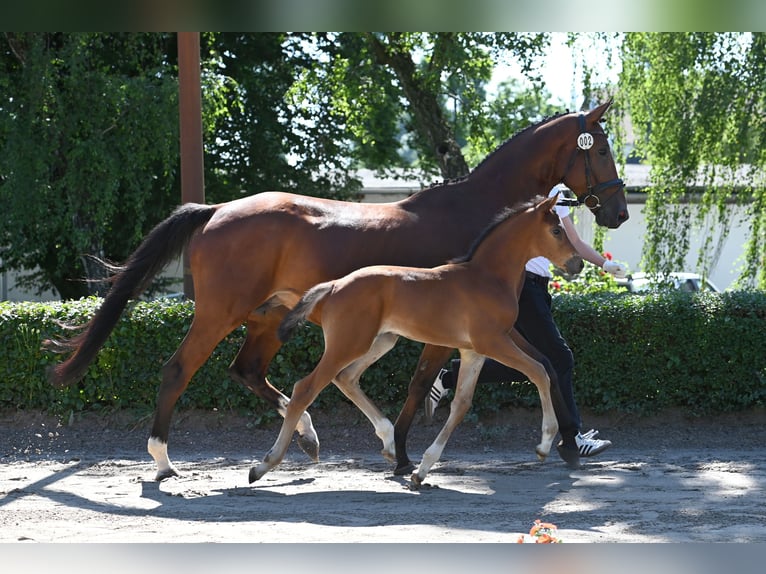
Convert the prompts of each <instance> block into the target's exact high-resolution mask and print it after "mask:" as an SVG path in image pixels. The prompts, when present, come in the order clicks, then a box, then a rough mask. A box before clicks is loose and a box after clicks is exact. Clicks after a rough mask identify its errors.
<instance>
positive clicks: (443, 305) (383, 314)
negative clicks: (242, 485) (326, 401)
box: [249, 195, 583, 486]
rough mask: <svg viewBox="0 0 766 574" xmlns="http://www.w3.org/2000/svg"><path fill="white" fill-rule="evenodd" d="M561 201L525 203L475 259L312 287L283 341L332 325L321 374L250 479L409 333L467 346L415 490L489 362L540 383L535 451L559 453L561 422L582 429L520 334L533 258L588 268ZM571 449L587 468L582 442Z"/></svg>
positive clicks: (284, 327)
mask: <svg viewBox="0 0 766 574" xmlns="http://www.w3.org/2000/svg"><path fill="white" fill-rule="evenodd" d="M557 201H558V195H556V196H554V197H552V198H549V199H542V200H541V198H538V199H537V203H531V205H530V204H526V203H525V204H523V205H521V206H520V207H519V208H518V210H517V211H514V210H513V209H509V210H508V212H507V213H505V214H503V217H502V218H501V219H499V220H498V222H495V223H494V224H492V225H491V226H490V227H489V228H488V230H487V231H486V232H485V233H483V234H482V235H481V236H480V237H479V239H478V240H477V242H476V244H475V245H474V247H473V248H472V249H471V251H470V252H469V254H468V255H467V256H466V257H465V258H462V259H458V260H456V261H455V262H450V263H447V264H445V265H440V266H437V267H433V268H430V269H423V268H418V267H398V266H391V265H375V266H371V267H364V268H362V269H357V270H356V271H354V272H352V273H350V274H349V275H346V276H345V277H342V278H340V279H335V280H333V281H327V282H325V283H320V284H319V285H316V286H315V287H312V288H311V289H310V290H309V291H308V292H307V293H306V294H305V295H304V296H303V297H302V298H301V300H300V301H299V302H298V304H297V305H296V306H295V307H294V308H293V309H292V311H290V312H289V313H288V314H287V316H286V317H285V319H284V320H283V322H282V324H281V325H280V328H279V335H280V338H281V339H282V341H286V340H287V338H288V337H289V335H290V333H292V331H293V330H294V329H295V327H296V326H297V325H299V324H301V323H302V322H304V321H305V320H306V319H307V318H309V317H310V318H311V321H313V322H314V323H317V324H319V325H321V326H322V333H323V335H324V341H325V348H324V353H323V354H322V357H321V358H320V360H319V363H318V364H317V365H316V367H315V368H314V370H313V371H311V373H309V375H308V376H306V377H305V378H303V379H301V380H300V381H298V382H297V383H296V384H295V387H294V389H293V393H292V396H291V398H290V403H289V404H288V405H287V414H286V415H285V419H284V421H283V422H282V428H281V430H280V431H279V436H278V437H277V439H276V442H275V443H274V446H272V447H271V450H269V452H268V453H267V454H266V456H265V458H264V459H263V462H261V463H260V464H259V465H258V466H257V467H253V468H252V469H251V470H250V476H249V478H250V482H253V481H255V480H258V479H259V478H261V477H262V476H263V475H264V474H266V473H267V472H268V471H269V470H271V469H272V468H274V467H275V466H276V465H277V464H279V463H280V462H281V461H282V459H283V457H284V455H285V453H286V452H287V448H288V447H289V446H290V441H291V439H292V436H293V432H294V431H295V426H296V424H297V423H298V419H299V418H300V416H301V414H303V412H304V411H305V410H306V409H307V408H308V406H309V405H310V404H311V403H312V402H314V400H315V399H316V398H317V396H318V395H319V393H320V392H321V391H322V389H324V388H325V387H327V385H329V384H330V383H331V382H332V383H335V385H336V386H337V387H338V388H340V389H341V390H342V391H343V393H344V394H346V395H347V396H354V395H355V394H357V393H359V392H360V391H359V378H360V377H361V376H362V374H363V373H364V371H365V370H366V369H367V368H368V367H369V366H370V365H371V364H372V363H373V362H375V361H376V360H377V359H379V358H380V357H381V356H382V355H383V354H385V353H386V352H388V351H389V350H390V349H391V348H392V347H393V346H394V344H395V343H396V341H397V339H398V338H399V336H400V335H401V336H404V337H407V338H409V339H413V340H416V341H421V342H425V343H430V344H434V345H441V346H445V347H449V348H457V349H458V350H459V351H460V358H461V364H460V373H459V376H458V382H457V388H456V389H455V398H454V400H453V401H452V403H451V406H450V415H449V417H448V418H447V421H446V423H445V424H444V427H443V428H442V430H441V432H439V434H438V435H437V437H436V439H435V440H434V442H433V444H431V446H430V447H429V448H428V449H427V450H426V452H425V454H424V455H423V460H422V461H421V463H420V466H419V467H418V469H417V472H415V473H414V474H413V475H412V483H413V485H414V486H419V485H420V484H421V483H422V482H423V480H424V479H425V477H426V474H427V473H428V471H429V470H430V468H431V467H432V466H433V464H434V463H435V462H436V461H437V460H439V458H440V456H441V453H442V451H443V450H444V447H445V446H446V443H447V440H448V439H449V437H450V435H451V434H452V431H453V430H454V429H455V427H457V425H458V424H459V423H460V422H461V421H462V420H463V417H464V416H465V413H466V412H467V411H468V409H469V408H470V406H471V401H472V399H473V392H474V388H475V386H476V380H477V377H478V375H479V371H480V370H481V366H482V364H483V363H484V359H485V357H491V358H492V359H495V360H496V361H499V362H500V363H503V364H504V365H506V366H508V367H511V368H514V369H517V370H519V371H521V372H522V373H524V374H526V375H527V376H528V377H529V380H530V381H532V383H534V385H535V386H536V387H537V391H538V393H539V395H540V403H541V406H542V410H543V422H542V440H541V441H540V443H539V444H538V445H537V447H536V448H535V451H536V452H537V456H538V457H539V458H540V459H541V460H544V459H545V457H546V456H547V455H548V453H549V452H550V448H551V445H552V443H553V439H554V437H555V436H556V433H557V432H558V430H559V424H561V426H562V427H566V428H567V429H568V431H569V432H568V433H566V432H565V431H564V430H562V436H567V434H568V435H569V436H571V438H572V439H574V433H575V432H576V431H577V429H576V425H575V423H574V420H573V418H572V415H571V413H569V412H568V410H567V407H566V405H565V403H564V400H563V398H562V396H561V391H560V389H559V386H558V382H557V380H556V372H555V370H553V367H552V365H551V364H550V362H549V361H548V360H547V359H545V358H544V357H543V356H542V354H541V353H539V352H537V351H536V350H535V349H534V347H532V346H531V345H530V344H529V343H527V341H526V340H525V339H524V337H522V336H521V334H520V333H519V332H518V331H517V330H516V329H515V328H514V325H515V324H516V318H517V317H518V311H519V296H520V294H521V289H522V286H523V284H524V275H525V266H526V263H527V261H529V260H530V259H532V258H533V257H536V256H538V255H542V256H544V257H547V258H548V259H550V260H551V261H552V262H553V263H555V264H557V265H559V266H560V267H565V268H566V269H567V270H568V271H569V272H570V273H579V272H580V270H581V269H582V267H583V261H582V259H580V257H579V256H578V255H577V251H576V249H575V248H574V246H573V245H572V242H571V241H570V240H569V238H568V237H567V234H566V231H565V230H564V227H563V225H562V224H561V220H560V218H559V216H558V214H557V213H556V212H555V211H554V208H555V206H556V202H557ZM445 309H449V313H445V312H444V310H445ZM552 396H553V397H555V399H554V400H553V402H552V398H551V397H552ZM365 399H366V397H365V396H364V395H363V394H362V395H361V396H356V399H355V401H354V402H356V404H357V405H360V407H361V408H362V409H363V410H364V414H365V415H366V416H367V418H368V419H370V420H371V421H373V424H374V425H375V427H376V428H380V427H381V426H382V425H381V423H382V421H385V422H388V421H387V419H386V418H385V416H384V415H383V414H382V413H381V412H380V411H379V410H378V409H377V408H376V407H375V405H374V404H373V403H372V402H371V401H369V400H365ZM554 403H555V404H556V407H557V408H556V412H555V413H554V406H553V405H554ZM557 419H558V423H557ZM389 424H390V423H389ZM381 438H384V448H383V454H384V455H386V456H387V457H389V458H391V459H393V458H394V456H395V446H394V440H393V438H394V437H393V434H391V435H390V436H388V437H381ZM559 451H560V452H561V449H560V450H559ZM569 452H570V453H571V454H572V457H573V459H575V461H574V462H576V463H577V465H578V466H579V455H578V451H577V447H576V445H574V443H573V442H572V444H571V445H570V449H569Z"/></svg>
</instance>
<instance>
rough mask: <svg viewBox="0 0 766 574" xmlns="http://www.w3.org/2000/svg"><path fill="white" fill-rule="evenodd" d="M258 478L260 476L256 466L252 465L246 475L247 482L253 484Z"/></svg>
mask: <svg viewBox="0 0 766 574" xmlns="http://www.w3.org/2000/svg"><path fill="white" fill-rule="evenodd" d="M259 478H261V477H260V476H259V475H258V470H257V469H256V467H252V468H251V469H250V474H248V475H247V480H248V482H249V483H250V484H253V483H254V482H255V481H256V480H258V479H259Z"/></svg>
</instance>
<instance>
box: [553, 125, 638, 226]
mask: <svg viewBox="0 0 766 574" xmlns="http://www.w3.org/2000/svg"><path fill="white" fill-rule="evenodd" d="M577 120H578V122H579V124H580V134H579V135H578V136H577V149H576V150H575V153H574V155H572V159H571V160H569V165H568V166H567V169H566V171H565V172H564V175H563V176H562V177H561V181H564V177H565V176H566V174H567V173H569V170H570V168H571V167H572V165H573V164H574V160H575V158H576V157H577V152H578V151H579V150H582V151H584V152H585V186H586V188H587V190H588V193H587V194H586V195H585V197H584V198H582V199H581V198H579V197H578V198H577V203H576V205H585V207H587V208H588V209H590V210H591V211H592V212H593V213H595V212H596V210H597V209H599V208H600V207H601V200H600V199H599V198H598V195H597V194H598V193H599V192H601V191H603V190H605V189H607V188H609V187H613V186H617V190H616V191H615V193H613V194H612V195H610V196H609V197H608V198H607V200H606V201H609V200H610V199H612V198H613V197H614V196H615V195H617V193H618V192H619V191H620V190H621V189H623V188H624V187H625V183H624V182H623V181H622V180H621V179H620V178H616V179H610V180H609V181H605V182H603V183H599V184H598V185H596V186H595V187H594V186H593V185H592V184H591V166H590V152H589V150H590V148H592V147H593V134H592V133H590V132H587V131H585V114H584V113H582V112H580V113H579V115H578V116H577ZM597 135H604V134H597ZM570 201H572V202H573V201H574V200H570ZM559 203H562V202H561V201H560V202H559ZM605 203H606V202H605Z"/></svg>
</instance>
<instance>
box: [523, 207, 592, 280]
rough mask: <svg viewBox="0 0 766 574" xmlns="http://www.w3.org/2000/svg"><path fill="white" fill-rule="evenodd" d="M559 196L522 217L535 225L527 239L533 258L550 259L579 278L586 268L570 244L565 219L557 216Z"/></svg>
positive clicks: (528, 233)
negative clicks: (562, 221) (527, 218)
mask: <svg viewBox="0 0 766 574" xmlns="http://www.w3.org/2000/svg"><path fill="white" fill-rule="evenodd" d="M558 199H559V194H556V195H554V196H553V197H549V198H547V199H543V200H542V201H540V202H538V203H537V204H536V205H535V206H534V207H532V208H531V209H529V210H527V211H526V212H525V213H522V214H521V217H529V218H530V219H532V220H533V221H532V222H531V223H530V225H529V226H527V229H528V230H529V231H528V232H527V233H526V235H525V240H526V241H527V242H528V243H527V246H528V248H529V249H530V253H531V254H532V257H537V256H539V255H542V256H543V257H546V258H547V259H550V260H551V262H553V264H554V265H556V266H558V267H561V268H562V269H566V270H567V273H571V274H576V273H579V272H580V271H582V268H583V266H584V263H583V260H582V258H581V257H580V256H579V255H578V254H577V250H576V249H575V247H574V245H572V242H571V241H570V240H569V236H568V235H567V232H566V230H565V229H564V226H563V225H562V224H561V218H560V217H559V216H558V214H557V213H556V202H557V201H558Z"/></svg>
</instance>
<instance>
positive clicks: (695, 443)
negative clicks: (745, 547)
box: [0, 409, 766, 543]
mask: <svg viewBox="0 0 766 574" xmlns="http://www.w3.org/2000/svg"><path fill="white" fill-rule="evenodd" d="M440 411H441V412H439V411H437V423H436V424H431V425H426V424H425V423H423V422H422V421H418V422H417V424H416V425H415V426H414V427H413V430H412V433H411V436H412V440H411V441H410V456H411V457H412V458H413V459H415V460H416V459H418V458H419V456H420V455H421V454H422V452H423V450H424V449H425V448H426V447H427V445H428V444H429V443H430V441H431V440H432V439H433V437H434V436H435V434H436V432H437V431H438V428H439V426H440V424H439V423H441V422H443V420H444V417H445V416H446V410H445V409H440ZM590 419H591V420H589V422H590V423H591V424H594V423H597V424H598V426H597V428H599V429H600V431H601V435H602V436H603V437H605V438H610V439H611V440H612V441H613V442H614V446H613V447H612V448H611V449H609V450H607V451H606V452H605V453H603V454H602V455H600V456H598V457H594V458H590V459H583V462H584V465H583V468H581V469H580V470H576V471H571V470H567V469H566V468H565V466H564V465H563V463H562V462H561V461H560V460H559V459H558V456H557V455H555V453H552V455H551V456H550V457H549V459H548V460H547V461H545V462H543V463H540V462H537V460H536V458H535V455H534V450H533V449H534V444H535V442H536V440H537V433H539V418H538V415H537V414H536V413H525V412H516V413H512V414H511V415H508V416H506V417H504V418H503V419H502V420H498V419H495V420H492V421H482V422H480V423H479V422H475V421H473V422H465V423H464V424H463V425H462V426H461V427H459V428H458V430H457V431H456V432H455V435H453V440H452V441H451V442H450V444H448V446H447V448H446V450H445V453H444V456H443V457H442V460H441V461H440V462H439V463H437V465H436V466H435V467H434V468H433V469H432V471H431V473H430V474H429V475H428V477H427V478H426V485H424V487H423V488H421V489H420V490H413V489H412V488H411V484H410V481H409V477H395V476H393V473H392V470H393V467H392V465H391V464H390V463H389V462H387V461H386V460H384V459H383V458H382V457H381V456H380V454H379V452H378V451H379V449H380V445H379V443H378V441H377V439H376V438H375V436H374V435H373V433H372V430H371V427H370V426H369V425H368V424H367V423H366V422H365V421H364V420H360V419H359V418H358V416H356V415H355V414H351V413H345V414H344V415H343V416H342V417H339V416H338V415H337V413H336V414H334V415H333V416H332V417H329V416H323V415H322V414H321V413H315V414H314V421H315V425H316V427H317V431H318V432H319V435H320V440H321V441H322V452H321V455H320V462H319V463H316V464H315V463H312V462H311V461H310V460H309V459H308V458H307V457H306V455H305V454H303V453H302V452H301V451H300V449H299V448H298V447H297V446H296V445H295V444H294V443H293V445H292V446H291V448H290V450H289V452H288V455H287V458H286V459H285V461H284V462H283V463H282V464H281V465H280V466H279V467H277V469H275V470H274V471H272V472H271V473H269V474H267V475H266V476H265V477H264V478H263V479H261V480H260V481H257V482H256V483H254V484H252V485H251V484H248V479H247V477H248V471H249V469H250V467H251V466H252V465H253V464H254V463H256V462H257V461H258V460H259V459H260V458H261V457H262V456H263V454H265V452H266V451H267V450H268V448H269V447H270V446H271V444H272V442H273V440H274V439H275V438H276V434H277V428H267V429H253V428H248V427H249V426H251V425H249V424H248V421H246V420H243V419H241V418H239V417H231V416H225V415H222V414H219V413H184V414H180V415H177V417H176V424H175V426H174V429H173V432H172V434H171V437H170V448H169V452H170V456H171V459H172V460H173V461H174V462H175V464H176V465H177V466H178V468H179V470H180V471H181V472H182V476H180V477H177V478H172V479H168V480H166V481H163V482H162V483H156V482H154V481H153V477H154V472H155V468H154V463H153V462H152V460H151V458H150V457H149V455H148V454H146V450H145V448H146V438H147V436H148V430H147V429H148V423H147V421H146V420H143V419H140V420H135V419H132V418H131V417H130V416H126V415H121V416H118V417H115V416H112V417H106V418H104V417H90V418H88V417H86V419H85V420H81V421H77V422H74V423H73V424H71V425H61V424H59V423H58V422H57V421H56V420H55V419H51V418H49V417H45V416H42V415H39V414H30V413H4V414H2V416H0V429H2V437H1V438H0V542H83V541H86V542H505V543H509V542H515V541H516V540H517V539H518V538H519V536H520V535H522V534H524V533H527V532H528V530H529V528H530V526H531V525H532V524H533V522H534V520H535V519H538V518H539V519H542V520H543V521H546V522H551V523H553V524H555V525H556V526H557V527H558V530H557V535H558V537H559V539H560V540H561V541H562V542H565V543H567V542H711V541H714V542H766V496H765V494H766V493H765V490H766V448H764V446H763V436H764V430H766V416H765V413H764V411H762V410H760V411H755V412H750V413H740V414H733V415H729V416H725V417H715V418H713V419H707V420H700V419H689V418H685V417H683V416H681V415H678V414H677V413H668V414H665V415H663V416H661V417H654V418H651V419H631V418H630V417H625V416H612V417H600V418H599V417H590ZM339 420H342V421H343V422H342V424H341V423H339V422H338V421H339ZM586 420H587V419H586ZM594 426H595V424H594Z"/></svg>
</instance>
